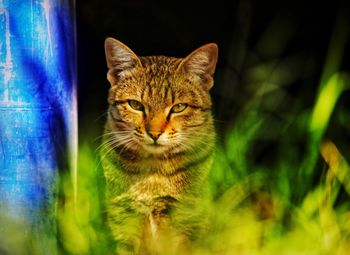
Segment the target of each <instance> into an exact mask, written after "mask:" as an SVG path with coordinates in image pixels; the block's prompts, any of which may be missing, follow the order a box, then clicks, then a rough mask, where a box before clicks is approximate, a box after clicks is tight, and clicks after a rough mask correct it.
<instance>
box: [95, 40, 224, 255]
mask: <svg viewBox="0 0 350 255" xmlns="http://www.w3.org/2000/svg"><path fill="white" fill-rule="evenodd" d="M105 53H106V59H107V66H108V68H109V70H108V74H107V79H108V81H109V82H110V84H111V87H110V90H109V96H108V103H109V108H108V117H107V121H106V125H105V131H104V135H103V137H104V138H103V141H102V146H101V147H102V149H101V159H102V165H103V170H104V175H105V179H106V204H107V218H108V224H109V227H110V229H111V232H112V235H113V238H114V239H115V240H116V243H117V254H170V251H174V252H175V251H176V253H177V254H180V253H179V252H180V251H181V253H182V254H183V253H185V252H186V250H187V252H188V249H190V243H191V240H193V239H194V238H195V237H196V230H198V229H199V228H198V226H197V227H195V226H194V225H193V226H192V225H191V222H192V219H190V218H194V217H193V215H191V211H189V212H187V214H186V213H184V212H183V211H182V209H181V208H185V207H181V203H183V204H185V202H184V201H192V202H193V201H196V200H198V199H199V198H200V196H202V195H203V193H204V186H205V182H206V179H207V176H208V173H209V169H210V167H211V163H212V159H213V149H214V143H215V131H214V126H213V118H212V115H211V106H212V103H211V98H210V95H209V90H210V88H211V87H212V86H213V74H214V71H215V66H216V62H217V56H218V48H217V45H216V44H214V43H210V44H206V45H204V46H202V47H200V48H198V49H197V50H195V51H193V52H192V53H191V54H190V55H188V56H187V57H186V58H184V59H182V58H174V57H166V56H148V57H139V56H137V55H136V54H135V53H134V52H132V51H131V50H130V49H129V48H128V47H127V46H126V45H124V44H123V43H121V42H120V41H118V40H115V39H113V38H107V39H106V41H105ZM192 202H190V204H191V206H192V208H190V210H193V207H194V206H195V202H193V203H192ZM187 208H188V207H187ZM178 215H188V217H187V216H185V217H177V216H178ZM186 217H187V218H186ZM199 225H200V224H199Z"/></svg>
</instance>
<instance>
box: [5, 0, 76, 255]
mask: <svg viewBox="0 0 350 255" xmlns="http://www.w3.org/2000/svg"><path fill="white" fill-rule="evenodd" d="M75 56H76V50H75V23H74V0H73V1H69V0H21V1H13V0H0V239H2V238H4V237H5V236H7V235H8V234H9V233H10V232H11V233H12V234H13V232H16V231H19V232H23V231H24V232H26V231H27V232H28V233H30V232H32V230H33V229H39V231H40V229H42V228H43V226H45V229H46V230H47V231H46V232H47V233H50V234H51V235H54V234H55V220H54V216H55V202H56V200H55V194H56V192H57V175H58V171H68V170H70V171H72V176H73V178H74V176H75V159H76V144H77V142H76V137H77V135H76V130H77V124H76V121H77V119H76V114H77V113H76V112H77V111H76V58H75ZM5 218H6V220H5ZM8 219H11V221H14V222H16V224H17V223H18V222H25V226H26V228H25V230H23V229H19V227H17V228H16V229H13V228H12V229H9V228H10V227H9V224H6V222H8ZM5 221H6V222H5ZM21 224H22V223H21ZM47 226H49V227H48V229H47ZM28 235H29V234H28ZM39 239H40V238H39ZM1 249H5V248H4V247H1V241H0V253H1V251H2V250H1ZM5 251H6V249H5ZM11 254H12V253H11ZM46 254H54V253H52V252H49V253H46Z"/></svg>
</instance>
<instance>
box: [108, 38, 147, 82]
mask: <svg viewBox="0 0 350 255" xmlns="http://www.w3.org/2000/svg"><path fill="white" fill-rule="evenodd" d="M105 53H106V60H107V66H108V68H109V71H108V74H107V79H108V81H109V82H110V83H111V84H112V85H113V84H115V83H116V82H117V80H118V78H119V77H120V76H122V75H127V74H128V72H130V71H131V70H132V69H134V68H135V67H137V66H140V67H142V64H141V61H140V59H139V58H138V57H137V56H136V54H135V53H134V52H133V51H132V50H130V49H129V47H128V46H126V45H125V44H123V43H122V42H120V41H118V40H116V39H114V38H111V37H109V38H107V39H106V40H105Z"/></svg>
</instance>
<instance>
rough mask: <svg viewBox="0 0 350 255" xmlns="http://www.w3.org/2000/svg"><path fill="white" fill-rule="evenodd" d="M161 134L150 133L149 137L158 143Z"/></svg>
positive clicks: (156, 132) (158, 132) (157, 132)
mask: <svg viewBox="0 0 350 255" xmlns="http://www.w3.org/2000/svg"><path fill="white" fill-rule="evenodd" d="M161 134H162V132H161V131H148V135H149V136H150V137H151V138H152V139H153V141H157V140H158V138H159V137H160V135H161Z"/></svg>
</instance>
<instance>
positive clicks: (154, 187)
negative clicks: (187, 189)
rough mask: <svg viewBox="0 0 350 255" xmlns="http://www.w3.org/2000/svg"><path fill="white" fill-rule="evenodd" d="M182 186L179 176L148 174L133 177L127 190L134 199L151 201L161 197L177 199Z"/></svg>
mask: <svg viewBox="0 0 350 255" xmlns="http://www.w3.org/2000/svg"><path fill="white" fill-rule="evenodd" d="M183 188H184V183H183V181H182V178H181V176H170V177H169V176H163V175H159V174H150V175H145V176H139V177H137V178H134V179H133V181H132V183H131V185H130V187H129V192H130V193H131V194H133V196H134V198H135V200H136V201H145V202H150V203H151V202H152V201H153V200H154V199H157V198H161V197H172V198H174V199H179V198H180V195H181V192H182V190H183Z"/></svg>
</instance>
